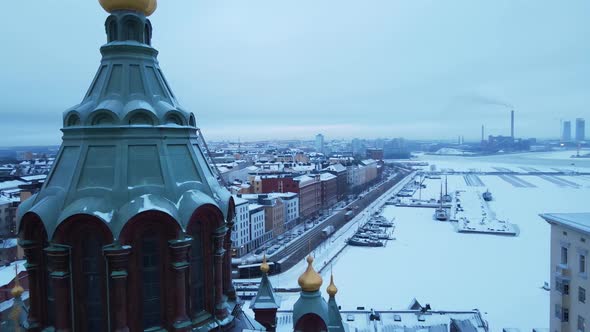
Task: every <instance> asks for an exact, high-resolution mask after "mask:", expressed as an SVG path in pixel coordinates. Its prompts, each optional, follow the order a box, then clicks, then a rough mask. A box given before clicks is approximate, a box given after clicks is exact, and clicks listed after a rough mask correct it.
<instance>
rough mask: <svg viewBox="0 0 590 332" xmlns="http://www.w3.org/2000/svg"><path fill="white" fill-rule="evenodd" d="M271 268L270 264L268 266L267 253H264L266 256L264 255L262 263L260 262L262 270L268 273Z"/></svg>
mask: <svg viewBox="0 0 590 332" xmlns="http://www.w3.org/2000/svg"><path fill="white" fill-rule="evenodd" d="M269 270H270V266H268V263H267V262H266V254H264V256H263V257H262V264H260V271H262V273H265V274H266V273H268V271H269Z"/></svg>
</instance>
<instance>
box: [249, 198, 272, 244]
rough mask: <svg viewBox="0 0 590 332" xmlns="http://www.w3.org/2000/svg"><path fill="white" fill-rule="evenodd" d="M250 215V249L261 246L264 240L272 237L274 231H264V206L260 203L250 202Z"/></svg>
mask: <svg viewBox="0 0 590 332" xmlns="http://www.w3.org/2000/svg"><path fill="white" fill-rule="evenodd" d="M248 213H249V215H250V228H249V231H250V242H249V243H248V248H247V249H248V251H250V250H252V249H255V248H258V247H260V246H261V245H262V244H263V243H264V242H266V241H268V240H270V239H271V238H272V232H268V233H265V231H264V207H263V206H262V205H259V204H248Z"/></svg>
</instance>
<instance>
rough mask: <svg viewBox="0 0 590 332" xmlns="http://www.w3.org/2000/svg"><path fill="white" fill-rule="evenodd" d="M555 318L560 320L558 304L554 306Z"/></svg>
mask: <svg viewBox="0 0 590 332" xmlns="http://www.w3.org/2000/svg"><path fill="white" fill-rule="evenodd" d="M555 317H556V318H557V319H559V320H561V306H560V305H559V304H556V305H555Z"/></svg>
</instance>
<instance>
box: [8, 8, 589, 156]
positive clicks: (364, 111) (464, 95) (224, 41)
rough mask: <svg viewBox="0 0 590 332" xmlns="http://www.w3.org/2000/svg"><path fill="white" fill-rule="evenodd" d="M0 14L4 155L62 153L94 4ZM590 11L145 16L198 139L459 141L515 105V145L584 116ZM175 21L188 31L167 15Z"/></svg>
mask: <svg viewBox="0 0 590 332" xmlns="http://www.w3.org/2000/svg"><path fill="white" fill-rule="evenodd" d="M6 6H7V7H8V8H7V9H6V10H5V11H4V13H5V14H4V15H5V17H3V20H2V22H3V23H2V25H3V26H4V27H5V30H7V31H8V30H10V29H9V28H8V27H14V26H19V29H17V30H15V31H18V32H13V33H10V34H4V35H3V36H2V37H0V39H1V41H2V42H3V43H4V44H5V45H11V49H12V50H13V52H4V53H2V55H0V60H2V63H5V64H10V66H6V68H4V69H5V70H4V75H3V76H4V78H5V79H4V80H3V83H0V84H1V86H2V90H3V91H4V93H3V97H4V98H2V100H1V101H0V112H2V114H3V115H5V119H7V120H5V121H2V124H0V130H2V132H3V133H4V142H3V143H2V144H1V145H3V146H14V145H16V146H19V145H38V144H58V143H59V140H60V135H59V132H58V129H59V128H61V124H62V123H61V121H62V118H61V117H62V112H63V111H65V110H66V109H68V108H70V107H71V106H74V105H75V104H77V103H79V102H80V100H81V98H82V96H83V95H84V93H85V92H86V90H87V88H88V82H89V80H91V79H92V77H93V75H94V73H95V72H96V68H97V67H98V65H99V59H100V53H99V52H98V48H99V47H100V46H101V45H102V44H104V43H105V42H106V37H105V34H104V29H101V28H100V27H101V26H102V24H103V22H102V21H103V19H104V17H103V16H102V15H101V13H100V12H99V11H97V10H96V8H97V6H98V4H96V3H95V2H84V3H80V2H79V1H73V0H67V1H60V2H59V3H35V4H21V3H18V4H17V3H14V4H6ZM541 7H542V8H541ZM588 9H590V4H588V3H586V2H583V1H575V2H571V3H568V6H563V5H561V4H547V5H545V6H538V4H537V3H536V2H533V1H525V2H519V3H513V2H511V1H501V2H494V3H493V4H480V3H478V4H474V3H466V2H460V1H454V2H445V3H435V2H426V3H410V2H403V3H390V2H386V1H376V2H375V3H373V4H372V5H366V4H358V3H354V2H351V1H339V2H337V3H336V2H335V1H328V2H325V3H321V4H318V3H313V2H311V1H303V2H298V3H297V4H296V5H295V4H281V3H272V2H268V1H259V2H256V3H248V4H243V3H239V2H229V3H226V4H224V5H223V6H219V5H215V4H208V3H204V2H203V3H201V2H189V1H186V0H185V1H175V2H174V3H165V4H161V6H160V9H159V11H158V12H157V13H156V14H155V15H154V16H153V17H152V19H153V21H154V23H155V24H156V26H157V28H156V30H155V31H154V46H155V47H156V48H157V49H161V50H166V51H165V52H163V53H162V55H161V56H160V63H161V65H162V67H163V69H164V70H165V72H166V74H167V79H168V81H169V82H170V85H171V86H172V88H173V89H174V90H175V91H176V92H177V94H178V96H179V100H180V102H181V103H182V105H183V106H184V107H185V108H186V109H188V110H190V111H192V112H194V113H195V114H196V116H197V124H198V125H199V126H201V127H203V128H204V129H205V130H204V133H205V136H206V138H207V139H210V140H221V139H235V140H237V139H238V138H240V139H242V140H249V141H253V140H261V139H277V138H283V139H309V138H312V137H313V136H314V135H315V134H317V133H318V132H321V133H323V134H325V135H326V137H328V138H337V139H340V138H347V139H352V138H355V137H359V138H378V137H383V138H386V137H407V138H408V139H435V138H439V139H450V138H453V137H456V136H457V135H461V136H464V137H465V138H466V140H468V141H469V140H477V139H478V138H479V136H480V126H481V124H482V123H483V124H485V126H486V135H487V134H493V135H506V136H507V135H509V134H510V122H509V121H510V110H511V109H512V108H514V110H515V112H516V114H515V121H516V126H515V135H516V137H538V138H549V137H554V138H558V136H559V132H558V131H557V128H558V124H559V122H560V119H566V118H567V119H572V120H573V119H575V118H579V117H583V116H584V114H585V113H586V112H587V107H588V104H589V102H590V100H589V98H588V96H587V93H586V90H587V86H588V85H589V84H588V83H590V82H589V79H588V77H590V75H588V74H590V65H589V63H588V61H587V59H588V57H589V55H590V47H589V46H588V45H586V44H585V43H580V42H579V41H580V40H582V39H583V36H584V35H585V32H587V31H588V30H589V28H590V23H588V22H586V21H585V17H584V13H586V12H587V11H588ZM19 11H21V12H27V13H28V14H29V15H30V17H31V18H32V19H36V20H45V21H47V24H46V25H45V26H44V29H43V33H39V31H38V25H25V26H22V24H20V22H19V18H18V15H12V14H11V13H14V12H19ZM70 11H75V12H76V15H72V16H71V17H70V18H69V19H68V20H57V19H51V18H53V17H60V15H61V14H62V12H66V13H67V12H70ZM179 12H188V13H190V15H191V17H192V18H191V20H190V22H187V21H184V20H183V21H181V20H176V19H175V17H177V16H178V13H179ZM533 14H534V15H533ZM546 22H552V24H547V23H546ZM72 27H75V29H72ZM178 31H185V33H178ZM72 40H75V43H76V44H75V45H76V47H75V48H72V47H71V45H70V43H71V41H72ZM39 49H43V50H44V52H42V53H40V52H38V50H39ZM65 50H67V51H65ZM533 121H534V124H535V125H534V126H531V125H530V124H531V123H533ZM253 128H256V130H253Z"/></svg>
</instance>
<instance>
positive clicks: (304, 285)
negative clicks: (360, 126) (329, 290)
mask: <svg viewBox="0 0 590 332" xmlns="http://www.w3.org/2000/svg"><path fill="white" fill-rule="evenodd" d="M312 263H313V257H311V254H310V255H309V256H307V269H306V270H305V272H303V274H302V275H301V276H300V277H299V279H298V280H297V282H298V283H299V286H301V289H302V290H303V291H306V292H315V291H317V290H319V289H320V287H321V286H322V276H320V275H319V274H318V273H317V272H316V271H315V270H314V269H313V265H312Z"/></svg>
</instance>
